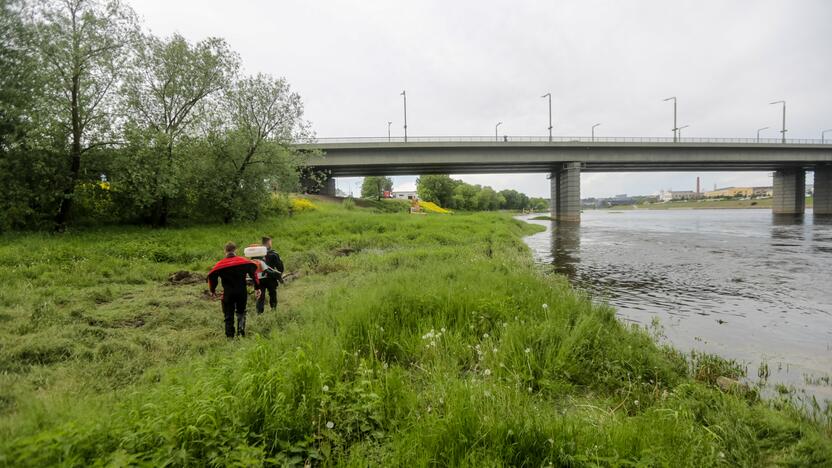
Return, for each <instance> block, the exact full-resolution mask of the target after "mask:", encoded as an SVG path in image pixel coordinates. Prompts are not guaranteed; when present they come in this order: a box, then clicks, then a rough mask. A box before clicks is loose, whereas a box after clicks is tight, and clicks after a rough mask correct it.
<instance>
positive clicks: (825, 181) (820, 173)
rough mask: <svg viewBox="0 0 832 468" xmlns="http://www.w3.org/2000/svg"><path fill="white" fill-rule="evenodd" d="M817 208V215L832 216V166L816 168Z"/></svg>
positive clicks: (815, 207)
mask: <svg viewBox="0 0 832 468" xmlns="http://www.w3.org/2000/svg"><path fill="white" fill-rule="evenodd" d="M814 198H815V206H814V208H813V209H812V211H813V212H814V214H816V215H824V216H828V215H832V165H822V166H816V167H815V195H814Z"/></svg>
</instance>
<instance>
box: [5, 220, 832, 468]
mask: <svg viewBox="0 0 832 468" xmlns="http://www.w3.org/2000/svg"><path fill="white" fill-rule="evenodd" d="M534 229H535V227H533V226H529V225H524V224H522V223H520V222H518V221H516V220H512V219H510V218H508V217H507V216H505V215H498V214H476V215H454V216H408V215H404V214H379V213H375V212H369V211H367V210H364V209H360V208H353V209H350V210H343V209H339V208H337V207H334V206H324V207H322V209H321V210H319V211H317V212H315V213H307V214H303V215H299V216H295V217H292V218H288V219H276V220H271V221H269V222H267V223H263V224H261V225H251V224H246V225H237V226H231V227H203V228H188V229H179V230H164V231H144V230H140V229H108V230H101V231H89V232H79V233H75V234H69V235H67V236H64V237H51V236H46V235H30V236H26V235H24V236H16V237H14V238H5V239H4V244H3V247H2V248H0V262H1V263H2V264H3V265H4V266H5V268H4V270H6V271H4V272H2V273H0V274H2V275H3V276H2V277H0V281H6V282H9V283H10V285H11V286H13V287H12V288H9V289H6V290H4V291H3V292H2V293H1V294H0V301H2V313H3V316H4V317H7V318H5V319H3V320H4V321H5V322H4V325H7V324H8V325H9V327H6V326H4V327H3V331H2V332H0V333H2V335H0V336H2V343H3V347H2V350H0V353H2V361H0V362H2V363H3V364H2V365H3V366H4V368H3V373H2V377H0V382H2V391H3V393H2V400H0V401H6V403H5V406H4V407H3V409H2V412H3V413H2V414H3V418H4V423H3V426H2V427H3V442H2V443H0V463H3V464H6V465H10V466H12V465H13V466H21V465H23V466H45V465H68V466H86V465H90V464H96V463H98V464H111V465H119V466H122V465H134V464H138V465H153V466H159V465H212V466H250V465H261V464H265V465H295V464H297V465H302V464H305V463H312V464H323V465H348V466H367V465H382V466H424V465H472V466H473V465H476V466H482V465H487V466H496V465H523V466H545V465H549V464H552V465H566V466H584V465H614V466H621V465H646V466H652V465H667V466H709V465H744V466H761V465H775V464H783V465H806V466H808V465H815V466H822V465H829V464H832V442H830V427H829V425H828V422H826V423H825V422H823V421H819V420H816V419H812V418H810V417H809V416H807V415H806V414H805V413H803V412H802V411H801V410H799V409H798V408H797V407H795V406H794V405H792V404H791V403H789V402H787V401H773V402H767V401H760V400H759V399H757V398H756V396H755V395H754V394H753V393H749V392H744V391H737V392H723V391H721V390H719V389H717V388H716V387H714V386H713V380H714V379H715V378H716V377H718V376H719V375H734V373H735V372H736V369H735V368H734V367H733V366H731V365H730V364H728V363H726V362H724V361H721V360H719V359H717V358H714V357H707V358H701V357H700V358H698V359H696V360H688V359H685V357H684V356H682V355H680V354H679V353H678V352H676V351H674V350H672V349H670V348H667V347H660V346H658V345H656V343H655V342H654V341H653V339H652V338H651V336H650V335H649V334H648V333H647V331H645V330H641V329H637V328H631V327H626V326H624V325H622V324H621V323H620V322H618V321H617V320H616V319H615V316H614V311H613V310H611V309H610V308H609V307H606V306H603V305H593V304H592V303H590V302H589V301H588V300H587V299H586V298H585V297H583V296H582V295H580V294H578V293H575V292H573V291H572V290H571V289H570V288H569V286H568V284H567V283H566V282H565V281H564V280H563V279H562V278H560V277H545V276H543V275H541V274H540V273H539V271H538V270H537V269H536V268H535V267H534V265H533V264H532V263H531V260H530V256H529V255H528V252H527V249H526V247H525V246H524V245H523V243H522V241H521V237H522V235H524V234H527V233H530V232H533V230H534ZM262 233H271V234H273V235H275V237H276V242H275V243H276V245H277V247H278V248H279V249H280V251H281V253H282V254H283V256H284V257H285V259H286V263H287V265H288V267H289V269H291V270H295V269H296V270H299V271H301V272H302V273H303V277H302V278H301V279H300V280H298V281H295V282H293V283H292V284H291V285H290V286H289V287H287V288H285V289H284V290H282V291H281V293H282V294H283V295H282V296H281V300H282V301H284V302H282V303H281V306H280V307H281V308H280V311H279V313H278V314H277V315H273V316H268V315H266V316H263V317H256V318H255V319H256V320H254V321H253V323H252V324H251V325H250V329H251V330H252V331H254V332H256V333H257V334H258V335H259V336H257V337H253V338H251V339H246V340H243V341H235V342H231V343H229V342H226V341H225V340H224V339H223V338H220V336H221V334H222V333H221V317H220V314H219V311H218V309H217V307H218V306H217V305H216V304H215V303H211V302H208V301H207V300H205V299H203V297H202V291H203V290H204V286H203V285H192V286H184V287H183V286H167V285H164V280H165V278H166V276H167V274H169V273H170V272H172V271H176V270H178V269H191V270H196V271H205V270H207V268H208V267H210V264H211V263H212V261H213V260H214V259H215V258H216V257H218V256H219V250H220V246H221V245H222V243H223V242H224V241H226V240H229V239H230V240H235V241H237V242H239V243H247V242H249V241H253V240H254V239H256V238H257V237H259V236H260V235H261V234H262ZM19 252H26V255H25V257H21V256H20V255H18V253H19ZM58 272H62V273H58ZM105 272H110V273H109V276H105ZM20 273H25V274H22V275H21V274H20ZM59 279H60V280H62V281H59ZM37 291H39V292H40V294H34V292H37ZM137 317H141V322H142V325H141V326H138V327H136V326H125V325H127V324H133V325H135V324H136V323H138V321H137V320H138V319H137ZM695 377H696V378H695ZM68 390H71V391H72V393H71V394H66V392H67V391H68Z"/></svg>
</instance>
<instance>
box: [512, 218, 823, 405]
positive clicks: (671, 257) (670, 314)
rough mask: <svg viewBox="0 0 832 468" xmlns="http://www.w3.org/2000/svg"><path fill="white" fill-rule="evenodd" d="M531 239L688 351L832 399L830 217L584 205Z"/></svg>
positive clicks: (553, 264) (559, 264) (548, 258)
mask: <svg viewBox="0 0 832 468" xmlns="http://www.w3.org/2000/svg"><path fill="white" fill-rule="evenodd" d="M532 217H533V216H523V217H522V219H524V220H526V221H528V222H531V223H535V224H540V225H542V226H545V227H546V232H541V233H539V234H535V235H532V236H529V237H527V238H526V242H527V244H528V245H529V246H530V247H531V248H532V250H533V252H534V256H535V260H536V261H537V262H538V263H540V264H543V265H544V266H545V268H546V269H547V270H549V271H552V272H556V273H561V274H564V275H566V276H567V277H568V278H569V279H570V281H571V282H572V284H573V285H574V286H575V287H576V288H578V289H581V290H583V291H585V292H587V293H588V294H589V295H590V296H591V297H592V298H593V300H596V301H602V302H608V303H609V304H611V305H612V306H614V307H615V308H616V309H617V314H618V316H619V318H620V319H621V320H623V321H627V322H635V323H638V324H641V325H645V326H650V325H651V324H652V323H653V321H654V320H655V319H658V321H659V323H660V324H661V326H662V328H663V332H664V335H665V337H666V339H667V340H668V341H669V342H670V343H671V344H673V345H674V346H675V347H676V348H678V349H681V350H683V351H691V350H697V351H704V352H708V353H715V354H719V355H720V356H723V357H726V358H730V359H735V360H737V361H739V362H741V363H743V364H745V366H746V368H747V373H748V377H749V378H750V380H752V381H757V382H763V379H760V377H759V375H760V366H761V365H763V364H764V365H766V366H768V371H769V372H770V375H769V376H768V378H767V387H766V388H768V389H769V390H770V389H771V388H773V384H776V383H782V384H785V385H787V386H790V387H794V388H795V389H796V390H797V391H798V394H800V395H803V394H805V396H809V397H811V396H814V397H816V398H817V399H818V401H820V402H823V401H824V400H828V399H832V385H830V381H829V379H830V376H832V220H830V219H822V218H818V219H814V218H813V216H812V212H811V210H809V211H807V214H806V215H805V216H804V217H802V218H796V217H785V218H784V217H775V216H773V215H772V214H771V212H770V211H769V210H763V209H759V210H757V209H745V210H668V211H658V210H657V211H648V210H632V211H607V210H598V211H585V212H584V213H583V216H582V222H581V224H580V225H579V226H576V225H564V224H557V223H554V222H551V221H535V220H532V219H531V218H532Z"/></svg>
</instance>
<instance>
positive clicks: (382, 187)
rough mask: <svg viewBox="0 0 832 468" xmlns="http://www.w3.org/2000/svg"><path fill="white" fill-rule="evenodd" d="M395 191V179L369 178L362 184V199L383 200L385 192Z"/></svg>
mask: <svg viewBox="0 0 832 468" xmlns="http://www.w3.org/2000/svg"><path fill="white" fill-rule="evenodd" d="M391 191H393V179H391V178H389V177H383V176H369V177H365V178H364V182H362V184H361V198H375V199H377V200H381V197H382V196H384V192H391Z"/></svg>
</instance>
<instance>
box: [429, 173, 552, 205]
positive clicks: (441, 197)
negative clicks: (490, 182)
mask: <svg viewBox="0 0 832 468" xmlns="http://www.w3.org/2000/svg"><path fill="white" fill-rule="evenodd" d="M416 192H417V194H418V195H419V198H420V199H422V200H425V201H431V202H434V203H436V204H438V205H440V206H442V207H443V208H451V209H456V210H466V211H493V210H533V211H545V210H548V209H549V201H548V200H546V199H545V198H534V197H532V198H530V197H528V196H527V195H526V194H525V193H520V192H518V191H516V190H501V191H499V192H497V191H495V190H494V189H492V188H491V187H488V186H485V187H483V186H481V185H472V184H468V183H466V182H463V181H461V180H456V179H452V178H451V177H450V176H448V175H423V176H421V177H419V178H418V179H416Z"/></svg>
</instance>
